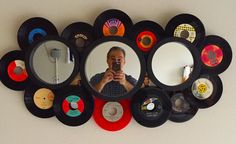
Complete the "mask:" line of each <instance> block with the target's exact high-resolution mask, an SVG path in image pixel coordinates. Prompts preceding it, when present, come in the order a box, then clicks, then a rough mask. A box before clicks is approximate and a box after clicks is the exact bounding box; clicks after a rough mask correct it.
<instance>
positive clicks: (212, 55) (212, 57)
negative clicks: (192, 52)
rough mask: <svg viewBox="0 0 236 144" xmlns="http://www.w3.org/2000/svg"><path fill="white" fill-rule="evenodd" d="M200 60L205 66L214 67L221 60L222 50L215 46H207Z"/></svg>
mask: <svg viewBox="0 0 236 144" xmlns="http://www.w3.org/2000/svg"><path fill="white" fill-rule="evenodd" d="M201 59H202V62H203V63H204V64H205V65H207V66H209V67H215V66H217V65H218V64H220V63H221V62H222V60H223V52H222V49H221V48H220V47H218V46H217V45H207V46H205V47H204V48H203V50H202V53H201Z"/></svg>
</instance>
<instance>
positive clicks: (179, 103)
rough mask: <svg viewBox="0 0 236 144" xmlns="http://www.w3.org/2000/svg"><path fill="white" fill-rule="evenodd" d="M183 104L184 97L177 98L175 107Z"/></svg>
mask: <svg viewBox="0 0 236 144" xmlns="http://www.w3.org/2000/svg"><path fill="white" fill-rule="evenodd" d="M183 105H184V102H183V100H182V99H176V100H175V107H182V106H183Z"/></svg>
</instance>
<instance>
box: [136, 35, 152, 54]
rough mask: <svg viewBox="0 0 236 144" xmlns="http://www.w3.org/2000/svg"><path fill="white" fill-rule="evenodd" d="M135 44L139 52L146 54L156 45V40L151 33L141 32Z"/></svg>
mask: <svg viewBox="0 0 236 144" xmlns="http://www.w3.org/2000/svg"><path fill="white" fill-rule="evenodd" d="M136 43H137V45H138V47H139V49H140V50H142V51H144V52H148V51H150V50H151V49H152V48H153V46H154V45H155V44H156V43H157V38H156V36H155V34H154V33H153V32H151V31H143V32H141V33H139V34H138V36H137V38H136Z"/></svg>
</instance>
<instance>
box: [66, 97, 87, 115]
mask: <svg viewBox="0 0 236 144" xmlns="http://www.w3.org/2000/svg"><path fill="white" fill-rule="evenodd" d="M62 109H63V111H64V113H65V114H66V115H67V116H69V117H78V116H79V115H81V113H82V112H83V111H84V102H83V100H82V99H81V98H80V97H79V96H76V95H70V96H68V97H66V99H64V101H63V103H62Z"/></svg>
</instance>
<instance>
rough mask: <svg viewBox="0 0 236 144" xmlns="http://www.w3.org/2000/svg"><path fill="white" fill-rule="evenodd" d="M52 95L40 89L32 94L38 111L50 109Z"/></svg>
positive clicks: (50, 92)
mask: <svg viewBox="0 0 236 144" xmlns="http://www.w3.org/2000/svg"><path fill="white" fill-rule="evenodd" d="M53 100H54V93H53V92H52V91H51V90H50V89H47V88H40V89H38V90H37V91H36V92H35V94H34V103H35V105H36V106H37V107H38V108H40V109H50V108H51V107H52V106H53Z"/></svg>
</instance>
